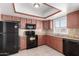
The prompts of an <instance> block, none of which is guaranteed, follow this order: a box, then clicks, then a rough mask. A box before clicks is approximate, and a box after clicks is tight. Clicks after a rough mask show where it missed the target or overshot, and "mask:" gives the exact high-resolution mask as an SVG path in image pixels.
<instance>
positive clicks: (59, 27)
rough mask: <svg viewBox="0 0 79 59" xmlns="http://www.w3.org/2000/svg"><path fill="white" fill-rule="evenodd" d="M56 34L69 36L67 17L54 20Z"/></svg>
mask: <svg viewBox="0 0 79 59" xmlns="http://www.w3.org/2000/svg"><path fill="white" fill-rule="evenodd" d="M53 27H54V33H56V34H68V30H67V17H66V16H65V17H60V18H57V19H55V20H53Z"/></svg>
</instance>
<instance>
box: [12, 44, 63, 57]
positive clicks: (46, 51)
mask: <svg viewBox="0 0 79 59" xmlns="http://www.w3.org/2000/svg"><path fill="white" fill-rule="evenodd" d="M11 56H64V55H63V54H61V53H60V52H58V51H56V50H54V49H52V48H50V47H48V46H46V45H43V46H39V47H37V48H32V49H28V50H22V51H19V53H16V54H13V55H11Z"/></svg>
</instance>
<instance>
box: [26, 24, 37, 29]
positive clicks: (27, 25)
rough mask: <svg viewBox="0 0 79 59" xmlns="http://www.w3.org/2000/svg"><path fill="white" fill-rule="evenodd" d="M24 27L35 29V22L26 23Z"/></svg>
mask: <svg viewBox="0 0 79 59" xmlns="http://www.w3.org/2000/svg"><path fill="white" fill-rule="evenodd" d="M26 29H36V24H26Z"/></svg>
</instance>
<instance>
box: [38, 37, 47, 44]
mask: <svg viewBox="0 0 79 59" xmlns="http://www.w3.org/2000/svg"><path fill="white" fill-rule="evenodd" d="M45 40H46V38H45V36H44V35H39V36H38V45H44V44H45Z"/></svg>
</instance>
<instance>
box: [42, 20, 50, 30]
mask: <svg viewBox="0 0 79 59" xmlns="http://www.w3.org/2000/svg"><path fill="white" fill-rule="evenodd" d="M43 29H44V30H48V29H50V21H43Z"/></svg>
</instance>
